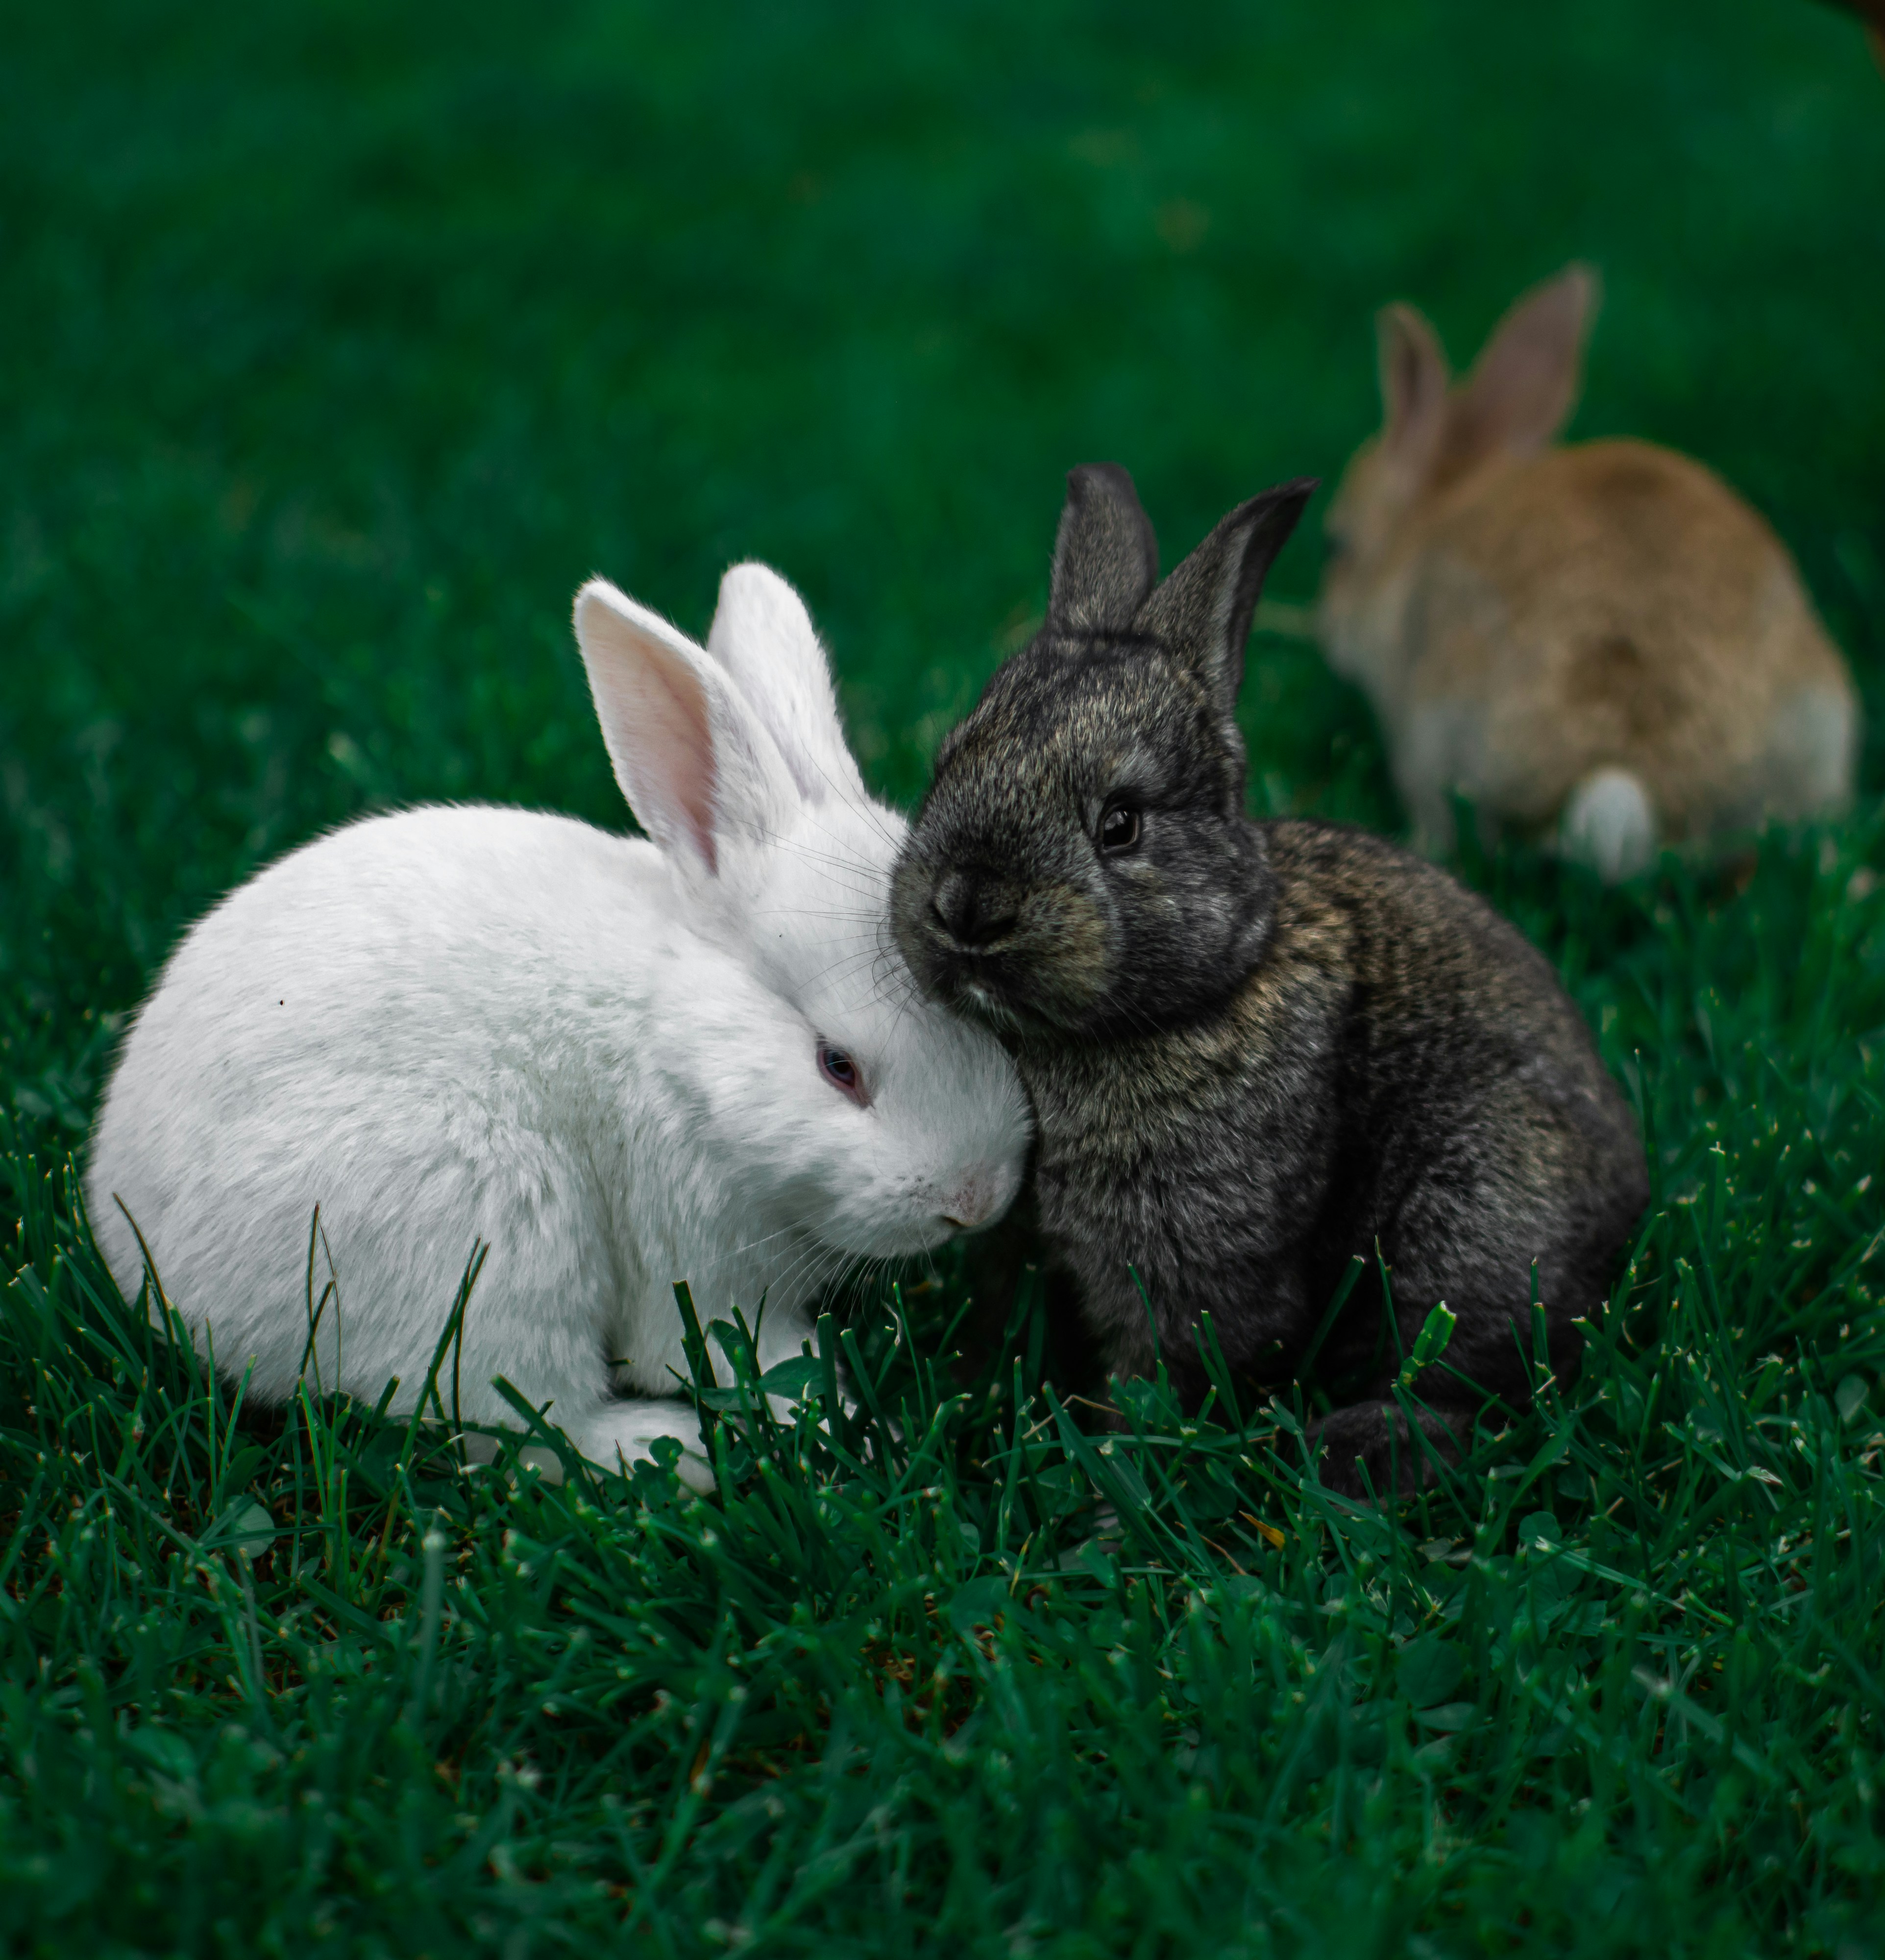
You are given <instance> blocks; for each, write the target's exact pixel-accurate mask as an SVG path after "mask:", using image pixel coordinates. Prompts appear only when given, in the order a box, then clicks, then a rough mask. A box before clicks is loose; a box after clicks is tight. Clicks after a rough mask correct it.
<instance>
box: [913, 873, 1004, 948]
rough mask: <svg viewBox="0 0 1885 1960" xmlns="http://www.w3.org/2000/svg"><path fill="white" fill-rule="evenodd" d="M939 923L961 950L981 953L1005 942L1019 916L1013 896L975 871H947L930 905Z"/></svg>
mask: <svg viewBox="0 0 1885 1960" xmlns="http://www.w3.org/2000/svg"><path fill="white" fill-rule="evenodd" d="M930 910H931V912H934V913H935V915H936V922H937V924H939V925H940V926H941V928H942V929H943V931H944V932H946V933H947V934H948V935H949V937H950V938H951V939H953V940H954V941H955V942H956V943H957V945H958V946H961V947H968V948H969V949H970V950H971V951H974V952H979V951H980V950H981V949H982V947H987V946H992V945H994V943H995V941H996V940H999V939H1005V938H1006V937H1008V934H1009V933H1010V932H1011V931H1013V930H1014V921H1015V919H1016V918H1017V912H1016V909H1015V905H1014V899H1013V897H1012V896H1011V894H1010V893H1009V892H1008V890H1007V889H1005V888H1004V887H1003V886H1001V885H1000V884H998V883H997V882H996V881H995V880H993V879H990V878H984V877H982V876H980V875H979V873H976V872H974V871H963V870H954V871H945V872H944V873H943V875H942V877H941V879H940V880H938V882H937V886H936V896H935V898H933V899H931V901H930Z"/></svg>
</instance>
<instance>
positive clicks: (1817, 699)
mask: <svg viewBox="0 0 1885 1960" xmlns="http://www.w3.org/2000/svg"><path fill="white" fill-rule="evenodd" d="M1399 583H1400V584H1401V590H1402V593H1403V601H1402V606H1401V630H1402V632H1403V633H1404V635H1405V636H1406V666H1405V668H1404V673H1405V676H1406V679H1405V683H1404V694H1403V702H1402V706H1401V712H1400V714H1399V740H1398V743H1397V749H1398V751H1399V753H1397V756H1396V763H1397V769H1398V771H1399V773H1400V774H1401V775H1402V777H1403V788H1404V789H1406V791H1407V792H1408V794H1409V797H1410V800H1413V801H1414V802H1415V804H1416V807H1417V809H1418V810H1420V813H1421V814H1422V816H1423V818H1426V819H1431V818H1432V817H1433V816H1434V811H1433V803H1434V799H1435V798H1436V797H1444V794H1445V793H1446V792H1447V791H1449V790H1450V789H1452V788H1456V787H1457V788H1461V789H1463V790H1464V791H1466V792H1467V793H1468V794H1470V795H1473V796H1474V797H1476V799H1477V800H1480V801H1481V802H1482V803H1484V804H1485V805H1486V806H1487V807H1489V808H1490V809H1491V810H1493V811H1494V812H1495V813H1497V814H1498V816H1501V817H1502V818H1505V819H1511V820H1515V821H1517V823H1520V824H1533V825H1539V826H1542V825H1543V824H1545V823H1548V822H1549V821H1550V820H1551V819H1552V818H1553V817H1554V816H1555V815H1556V814H1557V813H1559V810H1561V809H1562V807H1563V806H1564V804H1565V799H1566V798H1567V797H1568V796H1570V795H1571V793H1572V791H1574V790H1575V788H1576V787H1577V786H1578V784H1581V783H1583V782H1584V781H1586V780H1587V778H1590V776H1591V775H1592V774H1593V772H1596V771H1599V770H1603V769H1614V770H1620V771H1622V772H1628V774H1629V775H1631V776H1632V777H1634V778H1636V779H1638V781H1641V783H1643V784H1645V785H1646V786H1647V787H1648V790H1649V792H1650V794H1651V797H1652V798H1653V800H1654V804H1655V807H1656V813H1657V816H1658V818H1659V819H1660V826H1661V829H1662V832H1663V833H1664V835H1668V836H1671V837H1681V836H1684V835H1699V834H1702V833H1704V832H1707V831H1708V830H1710V829H1715V828H1718V827H1721V826H1724V825H1731V824H1738V823H1749V822H1753V821H1756V820H1758V819H1759V817H1760V816H1761V815H1762V814H1763V813H1772V814H1776V815H1781V816H1796V815H1801V814H1804V813H1807V812H1809V811H1810V810H1815V809H1818V808H1821V807H1825V806H1826V805H1828V804H1830V803H1836V802H1838V801H1839V800H1841V799H1842V797H1844V796H1845V794H1847V793H1848V791H1849V788H1850V781H1851V758H1852V738H1853V730H1854V726H1855V709H1854V704H1853V701H1852V689H1851V685H1850V683H1849V681H1848V679H1847V676H1846V673H1845V667H1844V664H1843V663H1842V660H1840V657H1839V654H1838V653H1837V651H1836V650H1835V649H1834V648H1833V647H1832V644H1831V642H1830V641H1829V639H1828V638H1827V637H1826V633H1825V632H1824V630H1823V628H1822V627H1821V626H1820V623H1819V622H1818V620H1817V618H1816V617H1815V616H1814V614H1813V609H1812V606H1811V605H1810V602H1809V601H1808V600H1807V595H1806V593H1805V591H1804V588H1803V587H1802V585H1801V581H1800V578H1799V575H1798V573H1797V571H1796V569H1795V568H1794V565H1793V562H1792V561H1791V558H1790V557H1789V556H1788V553H1787V552H1786V550H1785V547H1784V546H1782V544H1781V543H1780V541H1779V539H1778V538H1777V537H1776V536H1775V534H1774V533H1773V532H1772V530H1771V529H1770V528H1769V526H1768V525H1767V524H1766V522H1765V521H1764V520H1762V518H1761V517H1759V515H1758V514H1756V512H1755V511H1753V509H1751V508H1750V507H1749V506H1748V505H1747V504H1745V503H1744V502H1743V501H1742V500H1741V499H1740V498H1738V497H1737V496H1736V495H1734V493H1733V492H1731V490H1729V489H1728V488H1727V486H1726V485H1724V484H1723V483H1722V482H1721V481H1720V480H1719V479H1718V478H1716V477H1715V476H1713V475H1712V474H1711V473H1710V472H1708V470H1706V469H1703V468H1702V466H1700V465H1699V464H1698V463H1694V462H1692V461H1691V460H1689V459H1687V458H1686V457H1681V456H1678V455H1676V454H1675V453H1673V452H1672V451H1670V450H1664V449H1661V448H1658V447H1654V445H1651V444H1646V443H1641V442H1635V441H1603V442H1593V443H1587V444H1581V445H1578V446H1576V447H1570V448H1565V449H1559V450H1546V451H1545V452H1544V453H1541V454H1537V455H1533V456H1530V457H1501V458H1499V459H1497V460H1494V461H1493V462H1492V463H1488V464H1486V465H1485V466H1482V468H1480V469H1477V470H1476V471H1474V472H1473V473H1471V475H1470V476H1468V477H1467V478H1466V479H1465V480H1463V482H1460V483H1458V484H1457V485H1454V486H1453V487H1452V488H1451V489H1450V490H1448V491H1446V492H1441V494H1439V495H1437V496H1436V497H1435V498H1434V499H1433V501H1432V502H1431V505H1430V507H1429V508H1428V510H1427V511H1425V513H1424V514H1422V517H1421V519H1420V520H1418V521H1417V522H1416V523H1414V524H1413V525H1412V526H1410V528H1409V536H1408V539H1407V541H1406V552H1405V557H1404V560H1403V574H1402V579H1401V581H1399ZM1422 806H1425V807H1424V808H1423V807H1422ZM1438 827H1441V828H1443V829H1444V825H1443V824H1442V825H1441V826H1438Z"/></svg>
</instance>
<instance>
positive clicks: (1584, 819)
mask: <svg viewBox="0 0 1885 1960" xmlns="http://www.w3.org/2000/svg"><path fill="white" fill-rule="evenodd" d="M1656 845H1657V838H1656V812H1655V810H1654V808H1653V807H1651V803H1650V800H1649V792H1648V791H1647V790H1646V789H1645V788H1644V787H1643V785H1642V784H1641V782H1640V781H1638V779H1637V778H1635V776H1633V775H1631V774H1630V772H1629V770H1628V769H1593V770H1592V771H1591V772H1590V775H1587V776H1586V777H1585V778H1584V781H1582V782H1581V783H1580V784H1578V787H1577V788H1575V790H1573V791H1571V794H1570V795H1569V796H1568V797H1566V798H1565V811H1564V815H1563V816H1562V817H1561V818H1560V819H1559V823H1558V848H1559V849H1560V850H1561V851H1562V852H1563V853H1564V854H1565V856H1566V857H1567V858H1575V859H1576V861H1578V863H1579V864H1588V865H1589V866H1590V868H1591V869H1592V870H1594V871H1595V872H1596V873H1597V876H1598V877H1600V878H1601V879H1602V880H1603V881H1604V883H1606V884H1607V885H1614V884H1616V883H1618V882H1619V880H1622V879H1624V878H1633V877H1635V875H1636V873H1638V871H1640V870H1643V869H1644V868H1645V866H1647V865H1648V864H1651V863H1652V862H1653V861H1654V858H1655V856H1656Z"/></svg>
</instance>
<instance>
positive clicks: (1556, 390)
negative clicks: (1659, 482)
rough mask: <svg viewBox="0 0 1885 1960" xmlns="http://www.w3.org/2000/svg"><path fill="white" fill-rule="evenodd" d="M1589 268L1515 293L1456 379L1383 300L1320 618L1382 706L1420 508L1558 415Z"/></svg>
mask: <svg viewBox="0 0 1885 1960" xmlns="http://www.w3.org/2000/svg"><path fill="white" fill-rule="evenodd" d="M1597 291H1598V288H1597V275H1596V273H1595V272H1593V271H1592V270H1591V269H1590V267H1589V266H1568V267H1567V268H1566V269H1565V271H1563V272H1560V273H1559V275H1558V276H1557V277H1556V278H1553V279H1549V280H1547V281H1546V282H1545V283H1544V284H1543V285H1540V286H1537V287H1535V288H1533V290H1532V291H1530V292H1528V293H1527V294H1524V295H1523V296H1522V297H1521V298H1520V299H1519V300H1518V301H1516V302H1515V303H1514V305H1513V307H1511V310H1510V311H1509V312H1508V313H1507V314H1506V316H1505V317H1504V319H1503V320H1501V321H1500V323H1499V324H1498V326H1497V327H1496V328H1495V329H1494V330H1493V333H1492V337H1491V338H1490V339H1489V340H1488V341H1487V342H1486V343H1485V347H1484V348H1482V350H1481V351H1480V354H1479V359H1478V360H1477V361H1475V362H1474V363H1473V371H1472V372H1471V373H1470V374H1469V375H1467V377H1466V379H1465V380H1463V381H1462V382H1461V383H1460V385H1459V386H1458V387H1453V386H1452V385H1451V377H1450V374H1449V372H1448V370H1447V357H1446V355H1445V353H1444V351H1443V350H1442V348H1441V345H1440V340H1439V336H1438V335H1437V334H1436V333H1434V329H1432V327H1431V326H1429V325H1428V323H1427V321H1426V320H1425V319H1424V318H1423V317H1422V316H1421V315H1420V314H1419V313H1417V312H1415V310H1414V309H1413V308H1412V307H1410V306H1401V305H1395V306H1390V307H1384V308H1383V309H1382V310H1381V312H1380V315H1379V317H1378V318H1377V323H1376V324H1377V329H1378V333H1379V337H1380V380H1381V410H1382V419H1381V427H1380V432H1379V433H1378V434H1376V435H1374V436H1371V437H1370V438H1369V439H1368V441H1366V442H1364V444H1362V445H1361V447H1360V448H1359V449H1358V450H1356V452H1355V455H1354V457H1352V459H1351V460H1350V462H1349V463H1348V468H1347V469H1346V470H1345V472H1344V473H1343V474H1342V482H1341V483H1340V485H1339V487H1338V488H1337V489H1336V495H1335V496H1334V498H1333V500H1332V501H1330V504H1329V511H1328V514H1327V516H1326V518H1325V519H1324V520H1323V539H1324V543H1325V544H1326V547H1327V551H1328V565H1327V569H1326V571H1325V572H1324V574H1323V584H1322V594H1321V598H1320V603H1319V605H1318V607H1317V632H1318V634H1319V636H1320V638H1321V641H1322V644H1323V649H1324V651H1326V654H1327V656H1328V659H1329V665H1330V666H1331V667H1333V668H1334V669H1335V670H1336V672H1337V673H1342V674H1345V675H1346V676H1348V678H1349V679H1352V680H1355V681H1357V682H1358V683H1360V684H1361V686H1363V687H1364V688H1365V689H1368V692H1370V694H1371V695H1373V696H1374V698H1375V700H1376V701H1377V703H1379V704H1381V705H1387V704H1388V703H1389V702H1391V700H1392V698H1393V692H1394V690H1395V688H1396V686H1397V684H1398V680H1399V676H1398V675H1397V674H1396V673H1391V672H1389V671H1387V667H1388V666H1389V665H1390V664H1391V663H1392V662H1393V660H1394V658H1395V656H1396V654H1397V653H1399V652H1400V651H1403V650H1404V648H1405V647H1406V644H1408V642H1407V641H1406V636H1404V635H1400V634H1398V633H1396V632H1393V631H1392V630H1390V629H1385V628H1384V626H1383V624H1382V622H1383V621H1384V619H1390V618H1392V617H1394V616H1397V615H1398V611H1399V593H1398V592H1397V590H1396V578H1397V574H1399V573H1401V572H1402V571H1404V570H1405V569H1406V566H1407V565H1408V564H1409V562H1410V559H1411V557H1412V551H1413V548H1414V546H1415V543H1416V541H1417V533H1418V531H1419V523H1420V520H1421V519H1422V517H1423V516H1424V515H1425V514H1427V513H1428V512H1429V511H1433V510H1434V509H1435V508H1437V507H1438V504H1439V503H1440V501H1441V500H1442V499H1443V498H1445V497H1446V495H1447V493H1448V492H1450V491H1452V490H1453V489H1454V488H1455V487H1456V486H1457V485H1460V484H1461V483H1463V482H1465V481H1466V479H1468V478H1469V477H1472V476H1476V475H1477V473H1479V471H1480V470H1481V469H1483V468H1485V466H1487V465H1489V464H1491V463H1495V462H1496V461H1498V460H1499V459H1501V458H1504V457H1515V456H1525V455H1529V454H1531V453H1533V452H1535V451H1536V450H1540V449H1543V447H1545V446H1546V444H1549V442H1550V441H1552V438H1554V437H1555V436H1556V435H1557V434H1558V432H1559V430H1560V429H1562V428H1563V426H1564V425H1565V422H1567V421H1568V419H1569V418H1570V415H1571V409H1572V407H1573V406H1575V403H1576V401H1577V396H1578V383H1579V380H1580V379H1581V374H1582V370H1583V359H1584V339H1585V336H1586V335H1587V333H1588V332H1589V330H1590V321H1591V318H1592V317H1593V315H1594V313H1595V312H1596V310H1597Z"/></svg>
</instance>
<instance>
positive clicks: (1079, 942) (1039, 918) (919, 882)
mask: <svg viewBox="0 0 1885 1960" xmlns="http://www.w3.org/2000/svg"><path fill="white" fill-rule="evenodd" d="M912 870H914V867H912ZM893 914H894V919H895V924H896V937H897V943H898V944H899V946H900V947H901V948H902V950H903V957H904V959H905V960H906V962H907V963H909V969H910V971H911V972H912V974H913V975H915V979H916V982H917V985H919V987H921V988H922V990H923V991H924V992H925V994H928V996H929V997H930V998H931V999H932V1000H935V1001H941V1002H942V1003H943V1004H944V1005H945V1006H947V1007H951V1008H954V1010H956V1011H957V1013H964V1014H967V1015H969V1016H970V1017H972V1018H973V1019H975V1020H979V1021H982V1022H984V1023H987V1024H988V1025H989V1026H992V1027H993V1028H994V1029H995V1030H996V1031H997V1032H998V1033H1006V1034H1010V1035H1012V1034H1015V1033H1021V1032H1024V1030H1025V1029H1027V1028H1028V1027H1030V1026H1048V1027H1058V1028H1062V1029H1067V1028H1075V1027H1078V1026H1082V1025H1083V1024H1084V1022H1085V1020H1087V1017H1089V1016H1090V1015H1091V1013H1092V1011H1093V1009H1094V1006H1095V1004H1097V1002H1098V1001H1100V1000H1101V999H1102V998H1103V996H1104V994H1105V993H1106V988H1107V986H1108V985H1109V983H1110V979H1111V975H1112V958H1111V952H1110V935H1109V934H1108V932H1107V930H1106V922H1105V921H1104V919H1103V918H1102V916H1101V915H1100V910H1099V908H1098V907H1097V906H1096V905H1094V902H1093V901H1092V900H1091V898H1089V897H1088V896H1087V894H1085V893H1083V892H1081V891H1079V890H1078V889H1071V888H1069V887H1068V886H1031V887H1030V886H1026V885H1024V884H1021V883H1017V882H1016V881H1014V880H1009V879H1005V878H1002V877H998V876H996V875H995V874H992V873H988V872H985V871H982V870H976V869H975V868H973V867H965V866H962V865H951V866H948V867H945V868H944V870H941V872H940V873H937V874H935V876H934V877H931V878H924V877H922V876H921V875H920V873H919V874H917V875H915V876H913V877H912V876H910V875H907V874H905V873H900V875H899V877H898V880H897V885H896V894H895V899H894V901H893Z"/></svg>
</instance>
